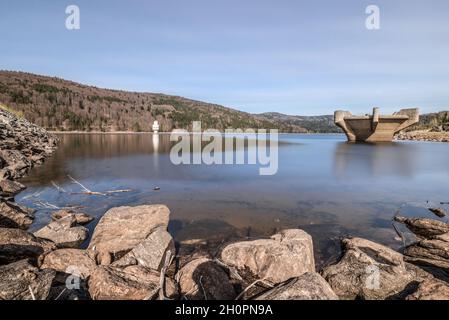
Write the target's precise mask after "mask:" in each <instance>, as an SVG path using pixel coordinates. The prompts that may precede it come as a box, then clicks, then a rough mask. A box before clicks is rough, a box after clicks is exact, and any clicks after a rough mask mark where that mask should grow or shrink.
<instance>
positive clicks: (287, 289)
mask: <svg viewBox="0 0 449 320" xmlns="http://www.w3.org/2000/svg"><path fill="white" fill-rule="evenodd" d="M256 300H338V296H337V295H336V294H335V292H334V291H333V290H332V288H331V287H330V286H329V284H328V283H327V282H326V280H324V279H323V277H321V276H320V275H319V274H318V273H316V272H307V273H304V274H303V275H301V276H299V277H297V278H293V279H291V280H288V281H287V282H285V283H283V284H281V285H279V286H277V287H275V288H273V289H271V290H268V291H267V292H265V293H263V294H262V295H260V296H259V297H257V299H256Z"/></svg>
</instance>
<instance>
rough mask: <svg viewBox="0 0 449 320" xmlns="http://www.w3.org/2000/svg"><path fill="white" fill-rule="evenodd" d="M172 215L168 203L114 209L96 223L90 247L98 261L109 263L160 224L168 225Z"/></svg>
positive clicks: (121, 255) (129, 249) (130, 248)
mask: <svg viewBox="0 0 449 320" xmlns="http://www.w3.org/2000/svg"><path fill="white" fill-rule="evenodd" d="M169 216H170V210H169V209H168V208H167V206H165V205H143V206H137V207H118V208H113V209H110V210H109V211H108V212H106V213H105V214H104V216H103V217H102V218H101V220H100V222H99V223H98V225H97V226H96V228H95V231H94V234H93V236H92V240H91V241H90V244H89V247H88V250H89V251H90V253H91V254H92V255H93V256H94V257H95V259H96V261H97V263H99V264H101V265H108V264H110V263H112V262H114V261H116V260H118V259H120V258H121V257H123V256H124V255H125V254H127V253H128V252H129V251H131V250H132V249H133V248H135V247H136V246H137V245H139V244H140V243H141V242H143V241H144V240H145V239H146V238H147V237H148V236H149V235H150V234H151V233H152V232H153V231H154V230H155V229H156V228H158V227H161V226H163V227H165V228H167V226H168V220H169Z"/></svg>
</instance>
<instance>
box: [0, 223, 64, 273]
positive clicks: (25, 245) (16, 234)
mask: <svg viewBox="0 0 449 320" xmlns="http://www.w3.org/2000/svg"><path fill="white" fill-rule="evenodd" d="M55 249H56V246H55V244H54V243H53V242H51V241H47V240H43V239H38V238H36V237H35V236H34V235H32V234H31V233H29V232H26V231H24V230H20V229H8V228H0V264H6V263H10V262H15V261H18V260H22V259H30V260H31V261H33V262H34V263H39V262H40V260H41V258H42V257H43V255H45V254H47V253H49V252H50V251H52V250H55Z"/></svg>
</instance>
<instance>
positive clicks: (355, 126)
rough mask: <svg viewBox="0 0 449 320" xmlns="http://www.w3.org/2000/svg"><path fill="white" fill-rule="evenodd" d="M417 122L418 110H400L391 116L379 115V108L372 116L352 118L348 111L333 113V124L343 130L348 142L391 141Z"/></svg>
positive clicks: (375, 109)
mask: <svg viewBox="0 0 449 320" xmlns="http://www.w3.org/2000/svg"><path fill="white" fill-rule="evenodd" d="M418 121H419V109H417V108H415V109H402V110H400V111H399V112H395V113H393V114H392V115H381V114H380V113H379V108H374V109H373V114H372V115H366V116H353V115H352V114H351V113H350V112H348V111H341V110H338V111H335V114H334V122H335V124H336V125H337V126H339V127H340V128H342V129H343V131H344V133H345V134H346V137H347V138H348V140H349V141H366V142H386V141H392V140H393V137H394V135H395V134H396V133H398V132H399V131H401V130H403V129H405V128H407V127H409V126H411V125H413V124H415V123H417V122H418Z"/></svg>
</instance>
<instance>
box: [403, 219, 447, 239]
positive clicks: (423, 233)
mask: <svg viewBox="0 0 449 320" xmlns="http://www.w3.org/2000/svg"><path fill="white" fill-rule="evenodd" d="M394 220H395V221H397V222H400V223H403V224H405V226H406V227H407V228H408V229H409V230H410V231H411V232H413V233H414V234H416V235H417V236H419V237H423V238H432V237H434V236H437V235H441V234H443V233H447V232H449V224H447V223H445V222H442V221H438V220H433V219H427V218H405V217H401V216H396V217H394Z"/></svg>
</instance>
